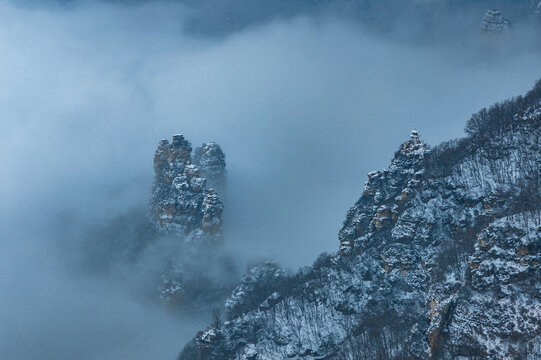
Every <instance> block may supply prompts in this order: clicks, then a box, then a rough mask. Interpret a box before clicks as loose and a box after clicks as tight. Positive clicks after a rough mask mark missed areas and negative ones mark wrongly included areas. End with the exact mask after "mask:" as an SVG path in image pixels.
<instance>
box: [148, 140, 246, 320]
mask: <svg viewBox="0 0 541 360" xmlns="http://www.w3.org/2000/svg"><path fill="white" fill-rule="evenodd" d="M154 171H155V178H154V184H153V188H152V198H151V200H150V219H151V225H152V227H153V228H154V230H155V231H156V232H157V233H158V234H161V235H166V236H172V237H174V238H177V239H179V240H180V242H178V243H177V244H176V246H175V245H173V246H170V248H169V250H168V251H169V252H170V254H168V258H167V260H166V263H165V264H164V270H163V273H162V275H161V282H162V284H161V289H160V297H161V299H162V301H163V302H164V303H166V304H169V305H170V306H171V307H172V308H174V309H180V310H182V311H208V310H209V309H210V308H212V307H215V306H218V307H219V306H220V305H221V304H222V303H223V301H224V299H225V297H226V296H227V294H229V293H230V291H231V290H232V289H233V287H234V286H236V285H237V280H238V278H237V272H236V268H235V265H234V261H233V260H232V259H231V258H229V257H228V256H226V255H224V254H223V253H222V251H221V250H220V247H219V245H220V244H221V243H222V241H223V239H222V230H221V225H222V212H223V209H224V206H223V202H222V200H221V199H220V197H219V196H218V193H217V192H216V191H215V190H214V189H212V188H209V187H208V186H207V177H208V180H209V181H208V183H210V184H212V186H216V187H219V188H220V189H221V190H220V191H222V190H223V188H224V187H225V155H224V153H223V151H222V149H221V148H220V146H219V145H217V144H215V143H208V144H203V146H202V147H201V148H197V149H196V150H195V153H194V154H193V157H192V147H191V144H190V143H189V142H188V141H187V140H186V139H185V138H184V136H182V135H173V140H172V142H171V143H169V141H167V140H161V141H160V143H159V145H158V149H157V150H156V154H155V156H154Z"/></svg>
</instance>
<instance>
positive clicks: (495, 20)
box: [481, 9, 511, 34]
mask: <svg viewBox="0 0 541 360" xmlns="http://www.w3.org/2000/svg"><path fill="white" fill-rule="evenodd" d="M510 30H511V20H509V19H508V18H506V17H505V16H503V15H502V13H501V11H500V10H498V9H493V10H489V11H487V13H486V14H485V17H484V18H483V21H481V31H482V32H484V33H492V34H499V33H506V32H509V31H510Z"/></svg>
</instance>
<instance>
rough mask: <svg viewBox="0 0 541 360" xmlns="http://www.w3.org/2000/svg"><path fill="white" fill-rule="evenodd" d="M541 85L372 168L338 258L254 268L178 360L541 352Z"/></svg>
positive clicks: (521, 355)
mask: <svg viewBox="0 0 541 360" xmlns="http://www.w3.org/2000/svg"><path fill="white" fill-rule="evenodd" d="M540 129H541V82H538V83H537V84H536V86H535V87H534V89H533V90H531V91H530V92H529V93H528V94H526V95H525V96H520V97H517V98H514V99H511V100H508V101H505V102H502V103H498V104H495V105H493V106H492V107H490V108H489V109H483V110H481V111H480V112H478V113H477V114H475V115H473V116H472V118H471V119H470V120H469V121H468V123H467V125H466V132H467V134H468V136H467V137H465V138H462V139H458V140H453V141H449V142H446V143H443V144H440V145H438V146H435V147H432V148H431V147H429V146H427V145H426V144H425V143H424V142H423V141H422V140H421V139H420V137H419V133H418V132H417V131H413V132H412V133H411V136H410V139H409V140H408V141H406V142H405V143H403V144H402V145H401V146H400V148H399V150H398V151H397V152H396V153H395V156H394V159H393V160H392V162H391V165H390V166H389V168H388V169H385V170H382V171H376V172H372V173H370V174H369V175H368V181H367V183H366V186H365V188H364V190H363V192H362V195H361V197H360V198H359V200H357V202H356V203H355V204H354V206H353V207H352V208H351V209H350V210H349V211H348V212H347V215H346V220H345V221H344V225H343V228H342V229H341V230H340V232H339V241H340V248H339V252H338V253H337V254H333V255H327V254H323V255H321V256H320V257H319V258H318V259H317V260H316V261H315V263H314V264H313V265H312V266H311V267H307V268H303V269H301V270H300V271H299V272H298V273H297V274H295V275H291V276H289V275H287V274H286V273H285V272H284V271H283V270H281V269H280V268H279V266H278V265H276V264H273V263H266V264H264V265H262V266H260V267H257V268H253V269H252V270H251V271H250V272H249V273H248V274H247V275H246V276H245V277H244V280H243V283H242V284H241V285H240V286H238V287H237V288H236V289H235V290H234V291H233V294H232V295H231V297H230V298H229V299H228V301H227V302H226V306H225V312H224V314H223V320H224V321H223V322H222V323H216V324H214V326H213V327H212V328H208V329H207V330H206V331H202V332H200V333H199V334H197V335H196V337H195V338H194V339H193V341H192V342H190V343H189V344H188V345H187V346H186V347H185V348H184V350H183V351H182V352H181V354H180V355H179V359H181V360H186V359H260V360H262V359H427V358H428V359H539V358H541V345H540V344H541V282H540V279H541V269H540V264H541V140H540V133H541V130H540Z"/></svg>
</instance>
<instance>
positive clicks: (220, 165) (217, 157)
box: [193, 142, 225, 194]
mask: <svg viewBox="0 0 541 360" xmlns="http://www.w3.org/2000/svg"><path fill="white" fill-rule="evenodd" d="M193 162H194V164H195V165H197V167H198V168H199V171H200V172H201V176H203V177H204V178H206V179H207V182H208V185H209V187H211V188H213V189H215V190H217V191H218V193H219V194H223V192H224V188H225V154H224V153H223V151H222V148H221V147H220V145H218V144H216V143H214V142H210V143H203V145H201V147H198V148H196V149H195V150H194V156H193Z"/></svg>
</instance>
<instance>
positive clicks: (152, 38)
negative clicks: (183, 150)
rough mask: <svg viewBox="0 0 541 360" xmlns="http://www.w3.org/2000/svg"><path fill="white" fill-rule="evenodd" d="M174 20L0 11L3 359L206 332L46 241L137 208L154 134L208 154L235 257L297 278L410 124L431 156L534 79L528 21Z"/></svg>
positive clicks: (103, 354) (125, 346) (145, 12)
mask: <svg viewBox="0 0 541 360" xmlns="http://www.w3.org/2000/svg"><path fill="white" fill-rule="evenodd" d="M185 16H188V15H187V13H186V10H185V9H183V8H182V7H180V6H178V5H174V4H162V3H150V4H144V5H139V6H118V5H111V4H103V3H98V2H94V3H92V4H86V5H78V6H70V7H68V8H62V7H55V6H53V7H51V8H47V7H39V8H34V7H23V8H21V7H19V8H18V7H14V6H13V5H12V4H11V3H9V2H1V3H0V52H1V54H2V57H1V58H0V83H1V84H2V86H1V87H0V108H1V109H2V111H1V114H0V119H1V121H0V154H1V155H0V157H1V164H2V166H3V169H2V177H1V178H0V184H1V186H0V198H1V199H2V201H1V203H0V218H1V220H0V226H2V234H4V236H2V242H1V246H2V251H0V286H1V288H2V289H3V290H2V292H0V309H1V310H0V318H2V319H3V320H2V322H3V325H2V330H1V332H0V353H2V352H4V354H1V356H0V357H3V358H31V357H33V358H36V357H39V358H41V359H58V358H79V359H118V358H127V357H128V356H129V357H130V358H131V359H148V358H171V359H172V358H174V357H175V355H176V353H177V352H178V351H179V350H180V349H181V348H182V345H183V344H184V343H185V342H186V341H187V340H188V339H189V338H190V337H191V336H192V335H193V334H195V332H196V330H197V329H200V328H202V327H204V325H203V324H204V323H205V321H206V319H199V320H197V321H196V320H194V319H179V318H178V317H175V316H170V315H168V314H166V313H165V311H164V310H163V309H161V308H160V307H158V306H156V305H153V304H147V303H143V302H141V301H139V300H137V299H136V298H135V297H134V296H132V295H133V294H132V293H131V291H132V290H131V289H132V288H131V285H130V284H124V283H119V281H118V279H116V278H114V277H112V278H110V277H106V278H102V277H93V276H88V277H87V276H85V277H83V276H75V275H73V274H69V273H67V272H66V270H65V267H64V266H63V264H62V261H60V260H59V259H62V258H65V257H66V255H67V254H66V253H65V251H64V249H63V248H61V247H60V248H59V247H58V246H56V244H57V242H56V241H55V240H56V238H55V236H56V234H58V233H64V234H65V231H66V228H67V227H69V226H70V224H71V223H72V222H73V221H74V219H75V222H76V223H80V224H85V226H91V224H96V223H101V222H104V221H106V220H107V219H110V218H111V217H113V216H114V215H115V214H121V213H123V212H125V211H127V210H128V209H131V208H133V207H138V206H139V207H141V206H145V204H146V203H147V201H148V197H149V196H150V188H151V181H152V176H153V169H152V159H153V155H154V151H155V147H156V145H157V143H158V141H159V140H160V139H161V138H170V137H171V135H172V134H174V133H183V134H184V135H185V136H186V137H187V138H188V139H189V140H190V141H191V142H192V144H193V145H200V143H202V142H204V141H216V142H218V143H219V144H220V145H221V146H222V148H223V150H224V151H225V153H226V155H227V159H226V160H227V164H228V165H227V167H228V194H227V198H226V209H225V214H224V217H225V223H224V227H225V236H226V238H225V241H226V244H227V246H228V247H229V248H230V249H231V250H232V251H234V253H235V254H236V255H237V256H238V257H239V259H240V261H241V262H242V261H244V260H246V259H249V258H253V257H269V258H274V259H276V260H278V261H280V262H281V263H282V264H284V265H285V266H287V267H290V268H297V267H298V266H301V265H306V264H309V263H311V262H312V261H313V260H314V259H315V257H316V256H317V255H318V254H319V253H321V252H322V251H330V252H332V251H336V249H337V248H338V240H337V232H338V230H339V228H340V226H341V222H342V220H343V219H344V218H345V212H346V210H347V208H348V207H349V206H351V205H352V204H353V203H354V202H355V201H356V199H357V198H358V197H359V195H360V193H361V192H362V187H363V183H364V181H365V177H366V175H365V174H366V173H367V172H369V171H371V170H375V169H381V168H385V167H386V166H388V164H389V161H390V160H391V158H392V155H393V153H394V151H395V150H396V149H398V146H399V144H400V143H401V142H402V141H405V140H407V138H408V134H409V131H410V130H411V129H412V128H417V129H418V130H420V132H421V137H422V138H423V139H424V140H426V141H427V142H429V143H431V144H436V143H438V142H439V141H442V140H446V139H450V138H454V137H458V136H462V134H463V131H462V129H463V126H464V124H465V122H466V120H467V119H468V117H469V116H470V115H471V114H472V113H473V112H475V111H477V110H479V109H480V108H481V107H484V106H488V105H490V104H491V103H493V102H494V101H497V100H501V99H505V98H507V97H510V96H514V95H518V94H522V93H524V92H525V91H527V90H528V89H529V88H530V87H531V86H532V85H533V83H534V81H535V79H537V78H539V77H541V71H540V67H539V64H540V63H541V53H540V51H539V49H538V48H534V47H532V46H530V45H529V44H531V43H532V42H533V41H532V36H531V35H530V33H528V29H527V28H524V29H523V28H521V27H520V26H516V29H515V32H514V33H513V34H511V35H509V36H508V37H504V38H501V39H492V38H490V39H489V38H482V37H480V35H479V33H478V29H475V31H472V33H471V34H470V35H468V37H465V38H463V39H462V38H461V39H456V38H453V37H454V33H449V34H447V36H448V38H447V37H442V40H441V42H438V41H436V42H434V41H430V42H429V43H426V44H424V45H418V44H417V45H414V43H413V42H402V43H400V42H399V41H398V40H396V38H394V37H393V39H394V40H392V39H391V38H387V37H386V38H384V37H381V36H377V35H374V34H371V33H369V32H367V31H365V30H363V29H362V28H361V27H360V26H358V25H356V24H352V23H348V22H345V21H343V20H342V21H339V20H336V19H333V18H332V17H329V18H325V17H318V19H317V20H315V19H313V18H308V17H304V18H293V19H288V20H282V21H275V22H271V23H267V24H265V25H264V26H252V27H250V28H249V29H247V30H244V31H239V32H235V33H232V34H230V35H228V36H225V37H218V38H216V37H201V36H197V37H193V36H191V35H187V34H186V33H184V32H183V29H184V27H183V21H184V19H185ZM413 22H414V21H413ZM461 26H462V23H461V22H460V21H459V20H458V19H456V27H457V28H461ZM464 26H466V25H464ZM467 26H470V22H468V25H467ZM429 32H430V30H429V29H427V33H429ZM458 32H459V33H460V34H461V35H460V36H464V35H463V31H458ZM520 40H525V41H524V42H522V41H520ZM420 43H422V41H421V42H420ZM81 232H82V231H81V229H79V230H77V231H75V232H74V235H73V239H72V240H73V242H77V241H79V239H78V236H79V235H80V234H81ZM68 255H69V254H68ZM198 321H200V322H198Z"/></svg>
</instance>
